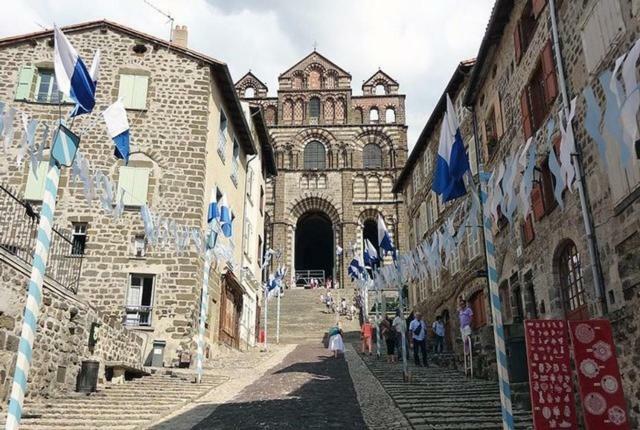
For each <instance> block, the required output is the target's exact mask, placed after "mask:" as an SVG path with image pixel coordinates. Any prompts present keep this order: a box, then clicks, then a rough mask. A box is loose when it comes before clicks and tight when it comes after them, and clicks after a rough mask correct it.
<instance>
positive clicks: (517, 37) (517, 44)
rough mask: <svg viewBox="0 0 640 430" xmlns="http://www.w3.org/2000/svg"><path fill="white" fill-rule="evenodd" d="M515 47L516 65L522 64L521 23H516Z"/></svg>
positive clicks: (514, 33) (514, 32)
mask: <svg viewBox="0 0 640 430" xmlns="http://www.w3.org/2000/svg"><path fill="white" fill-rule="evenodd" d="M513 46H514V49H515V55H516V63H517V64H519V63H520V59H521V58H522V35H521V30H520V21H518V22H516V28H515V29H514V30H513Z"/></svg>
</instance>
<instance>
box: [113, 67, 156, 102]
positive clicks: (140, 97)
mask: <svg viewBox="0 0 640 430" xmlns="http://www.w3.org/2000/svg"><path fill="white" fill-rule="evenodd" d="M148 86H149V76H145V75H130V74H124V73H122V74H120V88H119V91H118V98H120V99H122V103H123V104H124V107H125V108H127V109H140V110H142V109H146V108H147V87H148Z"/></svg>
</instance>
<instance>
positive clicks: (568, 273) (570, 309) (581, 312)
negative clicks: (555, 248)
mask: <svg viewBox="0 0 640 430" xmlns="http://www.w3.org/2000/svg"><path fill="white" fill-rule="evenodd" d="M558 274H559V275H560V288H561V289H562V299H563V303H564V310H565V313H566V318H567V319H588V318H589V316H588V313H587V309H586V308H587V305H586V301H585V292H584V284H583V277H582V264H581V261H580V254H579V253H578V249H577V248H576V245H575V243H573V242H572V241H569V242H568V243H566V244H565V245H564V247H563V248H562V250H561V252H560V255H559V257H558Z"/></svg>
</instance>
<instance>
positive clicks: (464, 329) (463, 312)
mask: <svg viewBox="0 0 640 430" xmlns="http://www.w3.org/2000/svg"><path fill="white" fill-rule="evenodd" d="M458 305H459V308H458V318H459V319H460V334H461V336H462V344H463V345H464V352H465V353H468V352H469V348H470V347H471V321H472V319H473V311H472V310H471V308H470V307H469V306H468V305H467V301H466V300H465V299H463V298H460V301H459V302H458Z"/></svg>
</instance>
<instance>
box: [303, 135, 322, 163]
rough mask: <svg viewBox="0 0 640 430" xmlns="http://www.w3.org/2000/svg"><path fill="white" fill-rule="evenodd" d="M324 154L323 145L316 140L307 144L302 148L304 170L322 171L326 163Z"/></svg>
mask: <svg viewBox="0 0 640 430" xmlns="http://www.w3.org/2000/svg"><path fill="white" fill-rule="evenodd" d="M325 156H326V152H325V149H324V145H323V144H322V143H320V142H318V141H317V140H314V141H311V142H309V143H307V146H305V148H304V168H305V169H313V170H318V169H324V168H325V163H326V157H325Z"/></svg>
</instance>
